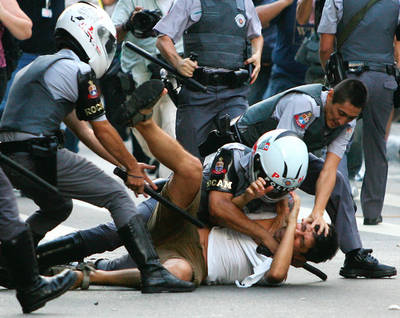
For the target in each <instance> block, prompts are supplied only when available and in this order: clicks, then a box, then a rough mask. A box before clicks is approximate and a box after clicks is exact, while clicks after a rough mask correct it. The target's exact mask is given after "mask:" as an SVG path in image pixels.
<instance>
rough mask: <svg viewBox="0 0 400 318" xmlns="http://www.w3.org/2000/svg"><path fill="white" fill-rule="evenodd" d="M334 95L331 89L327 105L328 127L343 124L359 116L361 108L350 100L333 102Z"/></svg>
mask: <svg viewBox="0 0 400 318" xmlns="http://www.w3.org/2000/svg"><path fill="white" fill-rule="evenodd" d="M332 97H333V90H331V91H329V93H328V97H327V100H326V106H325V121H326V125H327V126H328V128H330V129H333V128H337V127H339V126H343V125H345V124H347V123H349V122H351V121H352V120H353V119H356V118H357V117H358V115H359V114H360V112H361V108H358V107H355V106H354V105H353V104H351V103H350V102H349V101H346V102H344V103H342V104H339V103H334V104H333V103H332Z"/></svg>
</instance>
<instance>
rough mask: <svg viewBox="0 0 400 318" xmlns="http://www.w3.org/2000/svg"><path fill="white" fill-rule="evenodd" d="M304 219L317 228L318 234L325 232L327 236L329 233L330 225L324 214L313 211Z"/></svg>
mask: <svg viewBox="0 0 400 318" xmlns="http://www.w3.org/2000/svg"><path fill="white" fill-rule="evenodd" d="M304 221H305V222H307V223H309V224H311V227H312V228H314V229H315V231H316V232H317V234H318V235H319V234H321V233H324V235H325V236H327V235H328V233H329V226H328V224H327V223H326V222H325V220H324V217H323V215H315V214H313V213H311V214H310V215H309V216H308V217H307V218H306V219H305V220H304Z"/></svg>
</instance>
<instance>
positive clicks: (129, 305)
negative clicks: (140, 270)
mask: <svg viewBox="0 0 400 318" xmlns="http://www.w3.org/2000/svg"><path fill="white" fill-rule="evenodd" d="M80 147H81V154H82V155H84V156H86V157H87V158H89V159H90V160H93V161H94V162H95V163H96V164H97V165H99V166H100V167H102V169H104V171H105V172H106V173H109V174H112V170H113V167H112V165H110V164H108V163H106V162H105V161H104V160H102V159H100V158H98V157H96V156H95V155H94V154H92V153H91V152H90V151H89V150H87V149H86V148H85V147H84V146H82V145H81V146H80ZM389 147H391V148H390V151H389V152H390V155H391V156H392V157H391V158H390V159H391V160H390V162H389V179H388V184H387V193H386V198H385V206H384V209H383V214H382V215H383V223H382V224H379V225H377V226H364V225H362V220H363V217H362V212H361V208H360V204H359V198H356V203H357V205H358V211H357V214H356V217H357V221H358V225H359V231H360V235H361V238H362V241H363V244H364V247H365V248H373V250H374V252H373V255H374V256H375V257H377V258H378V259H379V260H380V261H381V262H384V263H386V264H390V265H394V266H396V267H397V268H398V270H399V269H400V209H399V207H400V161H399V153H398V150H399V148H400V125H399V124H395V125H394V126H393V127H392V133H391V135H390V138H389V142H388V149H389ZM357 186H358V188H359V189H360V187H361V183H360V182H358V183H357ZM132 197H134V196H133V194H132ZM301 197H302V210H301V216H300V217H303V216H306V215H307V214H308V213H309V212H310V209H311V207H312V202H313V198H312V197H310V196H308V195H306V194H304V193H302V194H301ZM134 198H135V197H134ZM135 200H136V201H140V200H142V199H141V198H139V199H136V198H135ZM18 204H19V208H20V211H21V214H22V215H23V217H27V216H28V215H29V214H30V213H32V212H33V211H34V210H35V208H36V207H35V205H34V203H32V201H31V200H29V199H27V198H21V197H18ZM109 220H111V218H110V216H109V214H108V212H107V211H106V210H104V209H99V208H97V207H94V206H91V205H89V204H86V203H83V202H80V201H75V202H74V210H73V213H72V215H71V217H70V218H69V219H68V220H67V221H66V222H64V223H63V224H62V225H60V226H58V227H57V228H56V229H54V230H53V231H52V232H50V233H49V234H48V236H47V237H46V238H48V239H49V238H52V237H56V236H59V235H62V234H65V233H68V232H71V231H74V230H78V229H85V228H88V227H91V226H95V225H97V224H99V223H101V222H105V221H109ZM122 253H124V249H123V248H120V249H118V250H116V251H114V252H110V253H105V254H102V255H95V257H114V256H117V255H121V254H122ZM343 261H344V255H343V253H341V252H340V251H339V252H338V254H337V256H335V258H334V259H333V260H331V261H329V262H327V263H323V264H318V265H316V267H318V268H319V269H321V270H322V271H324V272H325V273H326V274H327V275H328V280H327V281H325V282H323V281H321V280H320V279H318V278H317V277H316V276H314V275H312V274H310V273H308V272H306V271H305V270H303V269H297V268H292V269H291V270H290V272H289V276H288V279H287V282H286V283H285V284H284V285H283V286H281V287H252V288H249V289H239V288H237V287H235V286H201V287H200V288H198V289H197V290H195V291H194V292H192V293H184V294H150V295H142V294H141V293H140V291H136V290H133V289H129V288H120V287H103V286H90V288H89V290H87V291H82V290H75V291H69V292H68V293H66V294H65V295H63V296H62V297H60V298H58V299H56V300H54V301H51V302H49V303H48V304H47V305H46V306H45V307H44V308H42V309H40V310H38V311H36V312H35V313H34V314H33V316H34V317H96V318H100V317H174V318H177V317H285V318H287V317H324V318H325V317H340V318H345V317H363V318H367V317H385V318H386V317H400V278H399V277H398V276H397V277H395V278H389V279H380V280H376V279H344V278H342V277H341V276H340V275H339V269H340V267H341V266H342V265H343ZM20 315H22V313H21V309H20V307H19V304H18V302H17V300H16V298H15V296H14V291H11V290H6V289H2V288H1V287H0V317H1V318H3V317H18V316H20Z"/></svg>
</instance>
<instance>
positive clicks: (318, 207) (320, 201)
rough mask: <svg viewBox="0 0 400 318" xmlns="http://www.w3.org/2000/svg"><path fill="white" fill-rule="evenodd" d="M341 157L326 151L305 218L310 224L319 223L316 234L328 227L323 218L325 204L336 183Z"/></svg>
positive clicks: (326, 232)
mask: <svg viewBox="0 0 400 318" xmlns="http://www.w3.org/2000/svg"><path fill="white" fill-rule="evenodd" d="M340 160H341V158H340V157H339V156H338V155H336V154H334V153H333V152H328V153H327V155H326V159H325V163H324V166H323V168H322V170H321V173H320V174H319V177H318V180H317V184H316V190H315V201H314V207H313V210H312V212H311V214H310V216H309V217H308V218H307V222H309V223H312V226H313V227H314V226H315V225H319V227H320V228H319V230H318V234H320V233H322V232H323V231H325V235H327V234H328V231H329V228H328V225H327V224H326V222H325V221H324V219H323V214H324V211H325V207H326V204H327V203H328V200H329V198H330V196H331V193H332V191H333V188H334V187H335V183H336V173H337V169H338V166H339V163H340Z"/></svg>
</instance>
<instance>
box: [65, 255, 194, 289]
mask: <svg viewBox="0 0 400 318" xmlns="http://www.w3.org/2000/svg"><path fill="white" fill-rule="evenodd" d="M163 265H164V267H165V268H166V269H167V270H168V271H169V272H171V273H172V274H173V275H175V276H176V277H178V278H179V279H182V280H186V281H189V282H190V281H192V277H193V271H192V267H191V266H190V264H189V263H188V262H187V261H186V260H184V259H181V258H171V259H168V260H167V261H165V262H164V263H163ZM75 272H76V273H77V275H78V279H77V281H76V282H75V284H74V286H72V288H71V289H75V288H79V287H80V286H81V284H82V280H83V273H82V272H81V271H75ZM89 278H90V285H106V286H123V287H132V288H140V272H139V270H138V269H137V268H131V269H121V270H117V271H102V270H94V271H92V272H90V277H89Z"/></svg>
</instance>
